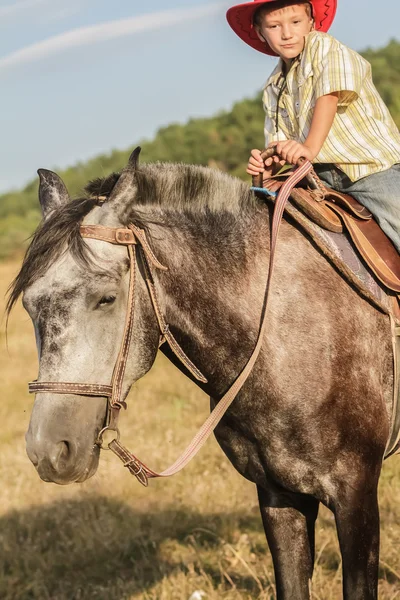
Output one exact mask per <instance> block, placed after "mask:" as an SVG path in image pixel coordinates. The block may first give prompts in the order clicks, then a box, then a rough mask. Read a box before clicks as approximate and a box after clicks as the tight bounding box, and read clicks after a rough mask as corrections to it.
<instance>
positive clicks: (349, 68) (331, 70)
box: [312, 36, 369, 106]
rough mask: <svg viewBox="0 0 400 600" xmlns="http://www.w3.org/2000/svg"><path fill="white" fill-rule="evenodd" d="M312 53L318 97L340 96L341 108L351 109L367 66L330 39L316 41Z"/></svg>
mask: <svg viewBox="0 0 400 600" xmlns="http://www.w3.org/2000/svg"><path fill="white" fill-rule="evenodd" d="M313 50H314V52H312V63H313V77H314V82H313V83H314V91H315V97H316V98H319V97H321V96H326V95H327V94H332V93H334V92H338V93H339V101H338V106H348V105H349V104H351V103H352V102H354V101H355V100H357V98H358V96H359V94H360V91H361V88H362V85H363V80H364V78H365V76H366V70H367V69H366V67H367V66H369V65H368V63H367V62H366V61H365V60H364V59H363V58H362V57H361V56H360V55H359V54H357V52H354V51H353V50H351V49H350V48H347V47H346V46H345V45H344V44H341V43H340V42H338V41H337V40H335V39H334V38H331V37H330V36H327V37H323V38H319V39H317V40H316V42H315V46H314V48H313Z"/></svg>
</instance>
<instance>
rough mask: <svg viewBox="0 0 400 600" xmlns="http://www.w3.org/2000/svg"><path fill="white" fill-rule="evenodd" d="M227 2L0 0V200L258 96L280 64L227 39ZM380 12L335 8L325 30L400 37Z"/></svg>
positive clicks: (389, 2)
mask: <svg viewBox="0 0 400 600" xmlns="http://www.w3.org/2000/svg"><path fill="white" fill-rule="evenodd" d="M233 4H235V2H234V1H230V2H229V1H228V2H227V1H226V0H214V1H213V0H152V1H151V2H148V1H146V0H144V1H139V0H0V108H1V110H0V140H1V145H0V192H3V191H7V190H9V189H18V188H20V187H22V186H23V185H25V184H26V183H27V182H28V181H30V180H32V179H33V178H34V177H35V176H36V170H37V169H38V168H47V169H53V170H56V171H57V169H62V168H65V167H67V166H70V165H74V164H76V163H77V162H79V161H85V160H86V159H88V158H91V157H93V156H96V155H97V154H100V153H107V152H109V151H111V150H112V149H113V148H117V149H121V150H122V149H125V148H128V147H130V146H132V145H133V144H135V143H137V142H139V141H140V140H141V139H144V138H146V139H151V138H152V137H153V136H154V134H155V133H156V131H157V129H158V128H160V127H162V126H165V125H168V124H169V123H171V122H180V123H184V122H186V121H187V120H188V119H189V118H193V117H199V116H212V115H213V114H215V113H216V112H218V111H220V110H224V109H225V110H226V109H229V108H230V107H231V106H232V105H233V103H234V102H236V101H238V100H242V99H243V98H246V97H252V96H254V95H255V94H256V93H257V91H259V90H260V89H261V88H262V86H263V84H264V82H265V80H266V79H267V77H268V75H269V73H270V72H271V70H272V69H273V68H274V66H275V64H276V59H273V58H271V57H268V56H266V55H263V54H261V53H259V52H256V51H255V50H252V49H251V48H250V47H248V46H247V45H246V44H244V43H243V42H242V41H241V40H240V39H239V38H238V37H237V36H236V35H235V34H234V33H233V32H232V31H231V29H230V28H229V26H228V25H227V23H226V19H225V13H226V9H227V8H228V7H229V6H231V5H233ZM382 5H383V3H382V2H368V3H367V2H366V0H338V10H337V15H336V19H335V22H334V24H333V26H332V28H331V30H330V33H332V35H334V36H335V37H337V38H338V39H339V40H340V41H342V42H344V43H345V44H347V45H349V46H351V47H352V48H354V49H355V50H363V49H365V48H367V47H373V48H378V47H381V46H384V45H386V44H387V42H388V41H389V40H390V39H391V38H395V39H398V40H400V31H399V22H400V2H399V0H384V7H385V12H384V14H383V13H382V11H381V7H382ZM145 159H146V160H147V161H149V160H151V157H145Z"/></svg>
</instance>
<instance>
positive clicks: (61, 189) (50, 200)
mask: <svg viewBox="0 0 400 600" xmlns="http://www.w3.org/2000/svg"><path fill="white" fill-rule="evenodd" d="M38 175H39V180H40V183H39V202H40V206H41V207H42V213H43V217H44V218H45V219H47V217H48V216H49V215H50V213H51V212H53V210H55V209H56V208H58V207H60V206H62V205H63V204H66V203H67V202H69V195H68V192H67V188H66V187H65V185H64V182H63V180H62V179H61V177H59V176H58V175H57V173H53V171H47V169H39V170H38Z"/></svg>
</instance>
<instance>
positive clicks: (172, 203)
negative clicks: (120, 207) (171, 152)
mask: <svg viewBox="0 0 400 600" xmlns="http://www.w3.org/2000/svg"><path fill="white" fill-rule="evenodd" d="M118 178H119V174H117V173H112V175H110V176H109V177H106V178H104V179H95V180H93V181H91V182H90V183H89V184H88V185H87V186H86V188H85V189H86V191H87V192H88V193H90V194H91V195H92V196H107V197H108V196H109V195H110V194H111V192H112V189H113V188H114V186H115V184H116V182H117V181H118ZM132 195H133V196H132V199H133V198H134V205H135V206H140V205H146V206H149V205H153V206H154V205H157V206H161V207H162V208H165V209H166V210H178V211H180V212H181V211H189V212H194V213H198V212H205V211H209V212H213V213H224V212H230V213H234V214H237V213H239V212H241V211H243V210H245V211H248V210H252V209H255V208H256V207H257V206H259V204H260V203H259V201H257V199H256V197H255V196H254V194H253V193H252V192H251V191H250V188H249V186H248V185H246V184H245V183H244V182H243V181H241V180H240V179H238V178H236V177H232V176H231V175H228V174H227V173H224V172H222V171H217V170H215V169H211V168H209V167H202V166H199V165H185V164H179V163H151V164H145V165H142V166H141V167H140V168H139V169H137V170H136V173H135V185H134V189H133V190H132Z"/></svg>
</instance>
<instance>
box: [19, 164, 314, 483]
mask: <svg viewBox="0 0 400 600" xmlns="http://www.w3.org/2000/svg"><path fill="white" fill-rule="evenodd" d="M311 169H312V165H311V163H309V162H308V161H304V163H303V164H302V165H301V166H299V167H298V169H297V170H296V171H294V172H293V174H292V175H291V176H290V177H288V179H287V180H286V182H285V183H284V184H283V186H282V187H281V189H280V192H279V194H278V197H277V199H276V202H275V207H274V215H273V221H272V228H271V249H270V260H269V269H268V279H267V283H266V290H265V296H264V303H263V308H262V316H261V325H260V328H259V333H258V337H257V343H256V346H255V348H254V350H253V353H252V355H251V356H250V358H249V360H248V362H247V364H246V365H245V367H244V369H243V371H242V372H241V373H240V374H239V376H238V377H237V379H236V380H235V381H234V383H233V384H232V385H231V387H230V388H229V389H228V391H227V392H226V393H225V394H224V396H223V397H222V398H221V399H220V400H219V402H218V403H217V405H216V407H215V408H214V410H213V411H212V413H211V414H210V415H209V417H208V418H207V420H206V421H205V423H204V424H203V425H202V427H201V428H200V430H199V431H198V432H197V434H196V435H195V437H194V438H193V440H192V442H191V443H190V444H189V446H188V447H187V448H186V450H185V451H184V452H183V454H182V455H181V456H180V457H179V458H178V459H177V460H176V461H175V463H174V464H173V465H172V466H171V467H169V468H168V469H166V470H165V471H163V472H162V473H157V472H155V471H153V470H152V469H150V468H149V467H147V466H146V465H145V464H144V463H142V462H141V461H140V460H139V459H138V458H137V457H136V456H135V455H134V454H132V453H131V452H129V450H127V449H126V448H125V447H124V446H122V444H121V443H120V441H119V430H118V427H117V422H118V416H119V412H120V410H121V408H122V407H124V408H126V403H125V401H124V400H122V384H123V379H124V374H125V367H126V361H127V358H128V354H129V347H130V341H131V337H132V328H133V309H134V289H135V277H136V247H138V254H139V257H140V260H141V262H142V265H143V271H144V274H145V281H146V284H147V288H148V291H149V295H150V299H151V303H152V306H153V309H154V312H155V315H156V317H157V322H158V326H159V329H160V334H161V337H160V345H161V344H162V343H164V342H167V343H168V344H169V346H170V348H171V350H172V351H173V352H174V354H175V355H176V356H177V358H178V359H179V360H180V361H181V362H182V363H183V364H184V366H185V367H186V368H187V369H188V370H189V371H190V372H191V373H192V374H193V376H194V377H195V378H196V379H197V380H198V381H201V382H203V383H207V379H206V378H205V377H204V375H202V373H201V372H200V371H199V370H198V369H197V368H196V367H195V365H194V364H193V363H192V362H191V360H190V359H189V358H188V357H187V356H186V354H185V352H184V351H183V350H182V348H181V347H180V346H179V344H178V342H177V341H176V339H175V338H174V336H173V335H172V333H171V331H170V329H169V326H168V324H167V322H166V320H165V318H164V316H163V314H162V312H161V310H160V305H159V302H158V297H157V293H156V289H155V285H154V277H153V271H152V267H154V268H156V269H160V270H162V271H167V270H168V269H167V267H164V266H163V265H162V264H161V263H160V262H159V261H158V260H157V258H156V257H155V255H154V253H153V251H152V249H151V248H150V246H149V243H148V241H147V238H146V235H145V233H144V231H143V230H142V229H140V228H139V227H136V226H135V225H132V224H131V225H129V226H128V227H127V228H112V227H103V226H101V225H82V226H81V227H80V232H81V235H82V237H84V238H90V239H94V240H101V241H104V242H108V243H110V244H116V245H120V246H126V248H127V251H128V255H129V262H130V280H129V294H128V303H127V313H126V318H125V328H124V333H123V337H122V343H121V348H120V351H119V354H118V357H117V361H116V363H115V366H114V370H113V375H112V379H111V384H110V385H101V384H92V383H60V382H42V381H33V382H31V383H30V384H29V392H30V393H43V392H48V393H51V394H77V395H81V396H100V397H105V398H108V410H107V418H106V424H105V427H104V428H103V429H102V430H101V431H100V433H99V436H98V439H97V442H96V444H97V445H98V446H100V448H103V434H104V433H105V431H107V430H110V431H113V432H115V434H116V439H113V440H112V441H111V442H110V443H109V444H108V448H109V449H110V450H112V451H113V452H114V453H115V454H116V455H117V456H118V457H119V458H120V459H121V460H122V462H123V463H124V466H125V467H127V468H128V469H129V471H130V472H131V473H132V474H133V475H135V476H136V477H137V479H138V480H139V481H140V483H142V484H143V485H147V484H148V479H149V478H153V477H169V476H170V475H173V474H175V473H177V472H178V471H180V470H181V469H183V467H184V466H185V465H186V464H187V463H188V462H189V461H190V460H191V459H192V458H193V456H194V455H195V454H196V453H197V452H198V451H199V450H200V448H201V447H202V446H203V445H204V443H205V441H206V440H207V438H208V437H209V436H210V434H211V433H212V432H213V431H214V429H215V427H216V426H217V425H218V423H219V421H220V420H221V419H222V417H223V415H224V414H225V412H226V411H227V409H228V408H229V406H230V405H231V403H232V402H233V400H234V399H235V397H236V396H237V394H238V393H239V391H240V389H241V388H242V386H243V385H244V383H245V381H246V380H247V378H248V377H249V375H250V373H251V371H252V369H253V366H254V364H255V362H256V360H257V358H258V355H259V353H260V350H261V346H262V341H263V337H264V333H265V330H266V323H267V320H266V308H267V303H268V297H269V290H270V283H271V279H272V273H273V266H274V257H275V248H276V242H277V239H278V231H279V225H280V223H281V220H282V215H283V210H284V207H285V204H286V201H287V199H288V198H289V195H290V192H291V190H292V188H293V187H294V186H295V185H296V183H298V182H299V181H301V179H303V177H305V175H307V174H308V173H309V172H310V170H311Z"/></svg>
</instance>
